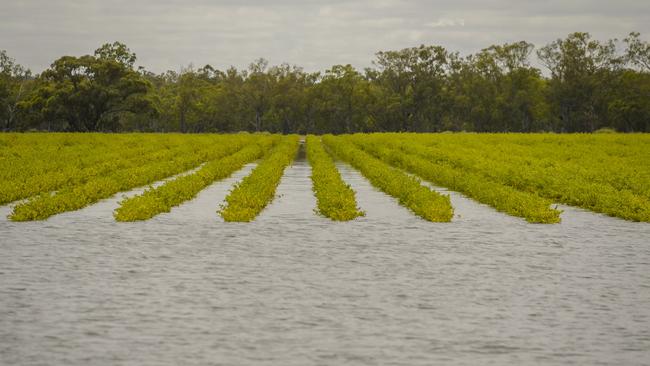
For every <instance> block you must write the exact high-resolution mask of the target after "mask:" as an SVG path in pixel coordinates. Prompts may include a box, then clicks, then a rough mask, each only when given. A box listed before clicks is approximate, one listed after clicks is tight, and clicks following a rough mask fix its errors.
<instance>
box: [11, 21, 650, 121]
mask: <svg viewBox="0 0 650 366" xmlns="http://www.w3.org/2000/svg"><path fill="white" fill-rule="evenodd" d="M619 48H620V49H619ZM533 56H536V58H535V60H537V61H538V62H539V64H540V65H543V67H544V68H545V72H543V71H542V69H540V68H538V67H535V66H533V65H532V64H531V62H534V61H532V60H533ZM135 62H136V55H135V53H133V52H132V51H131V50H130V49H129V48H128V47H127V46H126V45H124V44H122V43H119V42H115V43H112V44H105V45H103V46H101V47H100V48H99V49H97V50H96V51H95V52H94V54H93V55H85V56H80V57H75V56H63V57H61V58H59V59H57V60H55V61H54V62H53V63H52V65H51V66H50V67H49V68H48V69H47V70H45V71H43V72H42V73H41V74H39V75H33V74H32V73H31V72H30V70H28V69H26V68H24V67H23V66H21V65H19V64H18V63H16V61H15V60H14V59H12V58H11V57H9V56H8V55H7V53H6V52H5V51H0V130H3V131H29V130H45V131H105V132H120V131H145V132H171V131H179V132H231V131H270V132H278V133H352V132H375V131H415V132H437V131H477V132H488V131H490V132H538V131H554V132H593V131H595V130H598V129H601V128H610V129H615V130H618V131H621V132H635V131H636V132H650V43H648V42H647V41H643V40H642V39H641V38H640V34H639V33H636V32H633V33H630V34H629V35H628V36H627V37H626V38H625V39H623V40H622V41H618V40H615V39H614V40H607V41H599V40H596V39H593V38H592V37H591V35H590V34H589V33H584V32H576V33H572V34H569V35H568V36H567V37H566V38H564V39H558V40H556V41H554V42H551V43H549V44H547V45H545V46H543V47H541V48H539V49H537V50H535V46H534V45H533V44H531V43H528V42H525V41H521V42H516V43H507V44H503V45H494V46H490V47H488V48H485V49H483V50H481V51H480V52H477V53H475V54H471V55H466V56H462V55H460V54H459V53H458V52H453V51H450V50H447V49H446V48H444V47H441V46H425V45H422V46H419V47H413V48H406V49H402V50H399V51H385V52H378V53H377V54H376V57H375V60H374V61H373V63H372V65H373V66H372V67H369V68H366V69H364V70H358V69H355V68H354V67H352V66H351V65H335V66H332V67H331V68H330V69H328V70H326V71H324V72H313V73H310V72H305V71H304V70H303V69H302V68H300V67H298V66H292V65H288V64H281V65H277V66H269V64H268V62H267V61H266V60H264V59H259V60H256V61H255V62H253V63H251V64H250V66H249V67H248V68H246V69H243V70H238V69H236V68H235V67H230V68H228V69H226V70H218V69H215V68H213V67H212V66H210V65H206V66H203V67H200V68H194V67H192V66H190V67H187V68H184V69H182V70H180V71H178V72H177V71H167V72H164V73H161V74H156V73H153V72H150V71H147V70H146V69H145V68H143V67H136V66H135Z"/></svg>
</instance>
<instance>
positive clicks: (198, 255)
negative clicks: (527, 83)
mask: <svg viewBox="0 0 650 366" xmlns="http://www.w3.org/2000/svg"><path fill="white" fill-rule="evenodd" d="M252 167H253V166H252V165H249V166H247V167H246V168H245V169H243V170H242V171H240V172H238V173H236V174H235V175H233V176H232V177H231V178H229V179H227V180H224V181H222V182H218V183H215V184H214V185H212V186H211V187H209V188H208V189H206V190H204V191H203V192H201V194H200V195H199V196H198V197H197V198H196V199H195V200H193V201H191V202H188V203H186V204H184V205H182V206H180V207H177V208H175V209H173V210H172V211H171V212H170V213H167V214H162V215H160V216H158V217H156V218H154V219H152V220H150V221H147V222H140V223H117V222H115V221H114V220H113V218H112V214H111V212H112V210H113V209H115V207H117V202H118V201H119V199H120V197H121V196H122V195H118V197H115V198H113V199H109V200H105V201H102V202H100V203H98V204H96V205H93V206H90V207H87V208H85V209H83V210H80V211H76V212H70V213H65V214H61V215H57V216H54V217H52V218H50V219H49V220H47V221H43V222H32V223H11V222H8V221H7V220H6V219H5V218H4V217H5V216H6V214H8V212H9V209H8V208H7V207H4V208H0V211H1V212H0V214H1V215H2V218H1V219H0V364H2V365H84V366H85V365H376V364H387V365H432V364H445V365H478V364H495V365H533V364H534V365H567V364H575V365H643V364H646V365H647V364H649V363H650V225H649V224H644V223H632V222H626V221H623V220H619V219H614V218H610V217H605V216H602V215H598V214H594V213H590V212H586V211H582V210H578V209H575V208H570V207H562V208H563V209H564V210H565V211H564V213H563V215H562V219H563V222H562V223H561V224H558V225H534V224H528V223H526V222H524V221H523V220H520V219H517V218H513V217H509V216H506V215H504V214H501V213H498V212H496V211H494V210H493V209H491V208H489V207H487V206H483V205H480V204H477V203H475V202H473V201H470V200H468V199H466V198H464V197H462V196H460V195H458V194H454V193H452V195H451V198H452V204H453V205H454V207H455V210H456V217H455V218H454V221H453V222H452V223H429V222H425V221H423V220H421V219H419V218H417V217H415V216H413V215H411V214H410V213H409V211H407V210H406V209H404V208H403V207H401V206H399V205H398V204H397V203H396V201H395V200H394V199H392V198H390V197H388V196H386V195H384V194H382V193H380V192H378V191H376V190H374V189H373V188H372V186H371V185H370V184H369V183H368V182H367V181H366V180H365V179H364V178H363V177H361V176H360V175H359V174H358V173H357V172H356V171H354V170H352V169H351V168H349V167H348V166H345V165H340V169H341V173H342V175H343V177H344V179H345V180H346V181H347V182H348V183H349V184H350V185H351V186H352V187H353V188H354V189H355V190H356V191H357V198H358V202H359V205H360V206H361V208H362V209H363V210H365V211H366V216H365V217H362V218H359V219H357V220H355V221H353V222H347V223H335V222H331V221H329V220H327V219H325V218H322V217H319V216H317V215H316V214H315V213H314V211H313V210H314V208H315V205H316V202H315V198H314V196H313V195H312V193H311V182H310V180H309V174H310V168H309V166H308V164H307V163H306V162H305V161H304V159H303V160H299V161H297V162H295V164H294V165H293V166H291V167H289V168H288V169H287V170H286V173H285V176H284V177H283V179H282V181H281V184H280V186H279V187H278V192H277V193H278V195H279V197H278V198H276V200H275V201H274V202H273V203H272V204H271V205H270V206H269V207H267V209H266V210H264V211H263V212H262V214H261V216H259V217H258V219H257V220H256V221H255V222H253V223H224V222H223V221H222V220H221V219H220V217H219V216H218V215H217V214H216V210H217V208H218V206H219V204H220V203H221V202H222V201H223V199H224V197H225V195H226V194H227V192H228V190H229V189H230V188H231V186H232V184H234V183H235V182H237V181H238V180H240V179H241V178H242V177H244V176H245V175H246V174H247V173H248V172H250V170H251V169H252ZM135 192H137V191H134V192H130V193H127V195H131V194H134V193H135Z"/></svg>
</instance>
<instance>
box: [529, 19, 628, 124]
mask: <svg viewBox="0 0 650 366" xmlns="http://www.w3.org/2000/svg"><path fill="white" fill-rule="evenodd" d="M537 55H538V57H539V59H540V60H541V62H542V63H543V64H544V65H545V66H546V67H547V68H548V69H549V71H550V72H551V79H550V80H549V102H550V103H551V108H552V113H554V115H556V116H557V121H556V122H557V125H558V126H557V127H558V128H559V129H560V130H561V131H566V132H577V131H594V130H595V129H596V128H598V127H599V126H601V125H602V124H603V123H605V124H606V108H607V104H608V103H607V95H608V94H609V92H610V86H611V85H612V77H613V76H614V74H615V71H617V70H619V69H620V68H621V67H622V66H623V63H624V59H623V58H622V57H621V56H619V55H618V54H617V53H616V45H615V41H614V40H608V41H606V42H600V41H598V40H594V39H592V38H591V35H590V34H589V33H583V32H576V33H572V34H569V36H568V37H567V38H566V39H558V40H556V41H554V42H552V43H550V44H548V45H546V46H544V47H543V48H541V49H540V50H539V51H538V52H537Z"/></svg>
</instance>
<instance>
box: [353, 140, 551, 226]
mask: <svg viewBox="0 0 650 366" xmlns="http://www.w3.org/2000/svg"><path fill="white" fill-rule="evenodd" d="M354 141H355V143H357V144H358V146H360V147H361V148H363V149H364V150H366V151H368V152H369V153H371V154H372V155H374V156H376V157H377V158H379V159H381V160H383V161H385V162H387V163H390V164H392V165H394V166H397V167H400V168H402V169H404V170H406V171H408V172H410V173H413V174H416V175H418V176H420V177H422V178H423V179H426V180H427V181H429V182H432V183H434V184H436V185H440V186H444V187H447V188H449V189H451V190H454V191H457V192H461V193H463V194H465V195H466V196H468V197H470V198H472V199H475V200H476V201H478V202H481V203H484V204H486V205H490V206H492V207H494V208H495V209H497V210H498V211H502V212H505V213H507V214H509V215H512V216H518V217H522V218H524V219H526V220H527V221H528V222H532V223H544V224H551V223H557V222H559V221H560V211H558V210H556V209H553V208H551V207H550V206H551V203H552V202H551V201H550V200H547V199H544V198H542V197H540V196H538V195H536V194H534V193H528V192H522V191H518V190H516V189H514V188H512V187H508V186H505V185H503V184H499V183H496V182H493V181H490V180H487V179H485V178H484V177H482V176H480V175H477V174H472V173H468V172H464V171H462V170H458V169H454V168H452V167H449V166H446V165H443V164H436V163H434V162H431V161H428V160H425V159H422V158H420V157H418V156H413V155H408V154H405V153H404V152H402V151H400V150H398V149H388V148H385V147H383V146H382V145H379V144H373V143H372V142H371V141H364V139H363V138H361V137H357V138H355V140H354Z"/></svg>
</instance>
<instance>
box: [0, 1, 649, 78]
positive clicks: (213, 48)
mask: <svg viewBox="0 0 650 366" xmlns="http://www.w3.org/2000/svg"><path fill="white" fill-rule="evenodd" d="M0 1H3V4H2V12H0V49H6V50H7V51H8V53H9V54H10V55H11V56H12V57H14V58H16V59H17V60H18V62H20V63H22V64H24V65H26V66H28V67H30V68H32V69H33V70H34V71H36V72H39V71H41V70H43V69H44V68H46V67H47V66H48V65H49V64H50V63H51V62H52V61H53V60H54V59H55V58H57V57H59V56H62V55H65V54H71V55H81V54H87V53H91V52H92V51H93V50H94V49H95V48H97V47H98V46H100V45H101V44H102V43H105V42H111V41H114V40H119V41H122V42H125V43H126V44H127V45H128V46H129V47H130V48H131V49H132V50H133V51H135V52H136V53H137V54H138V57H139V61H138V63H139V64H141V65H144V66H146V67H147V68H149V69H151V70H153V71H156V72H160V71H164V70H167V69H179V68H180V67H181V66H183V65H187V64H189V63H193V64H195V65H203V64H207V63H210V64H212V65H213V66H216V67H219V68H225V67H228V66H230V65H234V66H236V67H246V66H247V65H248V63H250V62H251V61H252V60H253V59H255V58H258V57H265V58H268V59H269V60H270V62H271V63H280V62H289V63H292V64H298V65H301V66H304V67H305V69H307V70H310V71H312V70H325V69H327V68H329V67H330V66H331V65H333V64H338V63H351V64H353V65H354V66H356V67H366V66H369V65H370V64H371V61H372V59H373V57H374V56H373V55H374V53H375V52H377V51H379V50H389V49H400V48H404V47H411V46H416V45H419V44H421V43H424V44H441V45H443V46H445V47H447V48H449V49H450V50H453V51H459V52H461V53H462V54H466V53H471V52H475V51H478V50H480V49H481V48H484V47H487V46H489V45H491V44H498V43H504V42H512V41H518V40H522V39H524V40H528V41H530V42H533V43H535V44H537V45H543V44H545V43H548V42H550V41H553V40H555V39H556V38H561V37H564V36H566V34H568V33H569V32H573V31H588V32H591V33H592V34H593V35H594V36H595V37H597V38H600V39H607V38H614V37H618V38H623V37H624V36H625V35H626V34H627V33H629V32H630V31H633V30H634V31H639V32H641V33H642V36H643V37H644V38H646V39H647V38H648V35H649V34H650V5H648V3H647V2H646V1H631V0H622V1H618V2H611V1H587V0H550V1H545V2H542V1H536V2H521V1H516V0H496V1H490V2H485V1H478V0H457V1H453V2H449V1H427V0H412V1H402V0H351V1H344V0H340V1H320V0H302V1H298V0H279V1H273V2H270V1H263V0H256V1H236V0H225V1H208V0H188V1H182V0H140V1H133V0H129V1H126V0H117V1H99V0H87V1H74V0H68V1H65V0H52V1H36V0H23V1H11V2H10V1H8V0H0Z"/></svg>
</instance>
